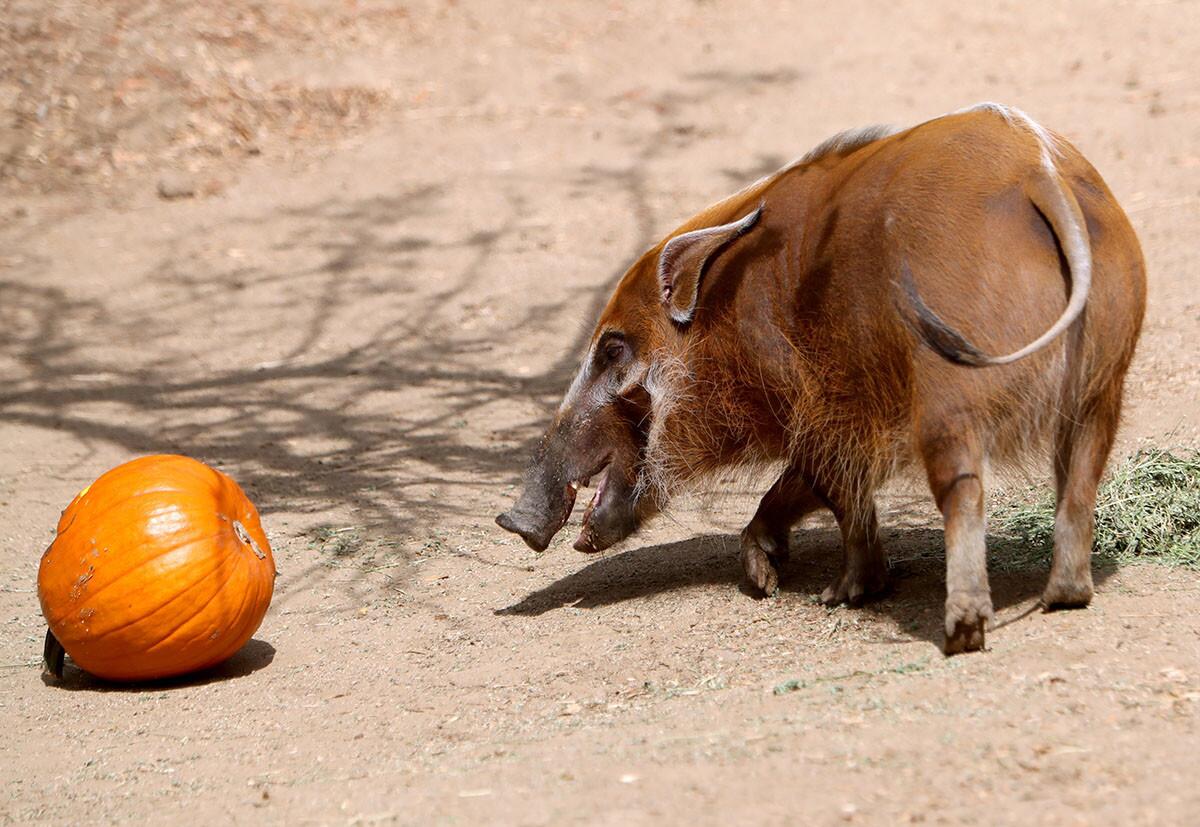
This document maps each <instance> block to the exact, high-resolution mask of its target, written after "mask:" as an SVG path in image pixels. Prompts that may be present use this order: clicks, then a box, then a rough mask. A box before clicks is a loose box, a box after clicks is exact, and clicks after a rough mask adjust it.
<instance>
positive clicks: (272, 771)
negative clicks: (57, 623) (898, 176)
mask: <svg viewBox="0 0 1200 827" xmlns="http://www.w3.org/2000/svg"><path fill="white" fill-rule="evenodd" d="M1197 54H1200V4H1197V3H1196V2H1149V1H1148V2H1133V1H1131V2H1099V0H1097V2H1084V0H1076V1H1075V2H1046V3H1016V2H1000V3H989V4H983V3H970V4H964V3H959V2H950V1H949V0H927V1H926V2H922V3H919V4H915V3H914V4H911V5H910V4H876V3H868V2H857V1H855V0H845V2H841V3H836V4H835V3H825V2H819V3H818V2H792V3H781V2H772V0H765V1H764V2H759V3H754V4H745V3H732V2H724V1H723V0H721V1H718V0H712V2H682V1H679V0H676V1H673V2H666V3H653V4H652V3H634V2H586V3H585V2H564V3H542V4H501V3H491V2H467V1H466V0H462V2H453V1H451V2H437V3H434V2H429V1H428V0H422V1H421V2H410V3H404V4H403V5H395V6H393V5H392V4H384V3H369V2H358V3H355V2H352V0H344V1H343V0H287V2H266V0H263V2H248V1H247V0H238V2H231V3H218V4H201V5H197V4H194V3H183V2H165V1H164V2H153V1H152V0H117V1H116V2H111V3H105V4H87V3H82V2H54V3H44V2H9V1H8V0H3V1H2V2H0V114H2V116H3V117H4V119H5V121H4V123H3V124H2V125H0V518H2V522H0V624H2V626H0V628H2V633H0V732H3V733H4V737H3V739H0V822H3V823H33V822H38V823H55V824H76V823H81V822H127V823H141V822H157V823H163V822H191V821H195V822H199V821H207V822H211V823H258V822H266V823H282V822H286V823H294V824H304V823H320V824H343V823H344V824H368V823H406V824H407V823H411V824H430V823H446V824H463V823H505V824H564V823H567V824H569V823H589V824H621V825H625V824H641V823H696V824H731V823H732V824H736V823H747V822H755V823H760V824H763V823H766V824H773V823H785V822H786V823H812V824H842V823H864V824H868V823H869V824H890V823H904V822H914V823H915V822H927V823H939V824H1023V825H1024V824H1030V823H1033V824H1075V823H1080V824H1121V825H1137V824H1166V823H1175V824H1187V823H1195V819H1196V813H1197V812H1200V783H1197V782H1198V781H1200V768H1198V765H1197V745H1200V617H1198V616H1197V614H1196V612H1195V611H1193V607H1194V606H1195V605H1196V603H1197V600H1198V599H1200V574H1197V573H1196V572H1191V571H1182V570H1169V569H1166V568H1161V567H1155V566H1132V567H1124V568H1121V569H1116V570H1113V569H1104V570H1098V571H1097V573H1096V576H1097V581H1098V594H1097V596H1096V599H1095V601H1094V603H1093V605H1092V607H1091V608H1089V609H1087V610H1084V611H1077V612H1066V613H1055V614H1043V613H1041V612H1039V611H1036V610H1034V607H1035V601H1036V597H1037V595H1038V594H1039V593H1040V590H1041V588H1042V585H1043V582H1044V577H1045V571H1044V570H1041V569H1039V570H1035V571H1006V570H998V571H995V572H994V573H993V586H994V590H995V596H996V604H997V609H998V620H999V622H1000V627H999V628H998V629H996V630H995V631H994V632H992V633H991V634H990V636H989V649H988V651H986V652H983V653H979V654H973V655H967V656H960V657H956V658H952V659H946V658H944V657H943V656H942V654H941V653H940V651H939V648H938V645H939V643H940V635H941V632H940V627H941V604H942V600H943V591H942V589H943V586H942V574H941V572H940V567H941V562H940V559H939V555H940V551H939V549H940V542H941V535H940V531H939V530H938V524H937V522H936V521H935V520H934V519H933V512H932V510H931V508H930V507H929V505H928V504H927V502H926V500H927V498H926V497H925V496H924V495H923V494H922V492H921V491H920V489H919V487H911V486H908V487H906V486H904V485H900V486H897V487H896V489H895V490H893V491H891V492H890V493H889V494H888V495H887V497H886V498H885V499H884V503H883V504H884V506H885V516H884V518H883V519H884V522H885V524H886V526H887V534H886V539H887V542H888V544H889V547H890V549H891V552H892V557H893V560H894V561H895V568H894V576H895V580H896V588H895V590H894V593H893V594H892V595H891V596H890V597H888V598H887V599H885V600H883V601H882V602H879V603H877V604H874V605H871V606H869V607H867V608H863V609H857V610H853V609H847V608H840V609H836V610H827V609H825V608H823V607H821V606H820V605H818V604H817V603H816V595H817V594H818V593H819V592H820V589H821V588H822V587H823V586H824V585H825V584H826V583H827V581H828V579H829V578H830V577H831V575H832V572H833V570H834V568H835V566H836V556H837V553H838V552H837V541H836V537H835V532H834V531H833V530H832V528H831V526H830V524H829V523H828V522H823V521H821V520H816V521H815V522H813V523H812V524H811V525H806V526H805V527H804V528H802V529H801V530H800V531H799V532H798V534H797V537H796V543H797V546H798V547H799V549H800V551H799V553H797V554H796V555H795V556H794V557H793V562H792V563H791V565H790V567H789V568H788V569H786V571H785V572H784V576H783V583H782V590H781V594H780V595H779V596H778V597H777V598H775V599H768V600H755V599H753V598H752V597H750V596H749V595H748V594H746V593H744V592H743V591H742V590H741V588H739V581H740V571H739V566H738V563H737V558H736V534H737V531H738V530H739V529H740V527H741V525H742V524H743V523H744V522H745V521H746V520H747V519H748V518H749V516H750V514H751V513H752V511H753V508H754V504H755V502H756V498H757V495H758V494H759V493H761V491H762V490H764V489H765V488H766V486H767V483H768V481H767V480H760V481H757V482H751V483H747V482H745V481H739V482H738V483H737V484H731V485H730V486H728V487H727V488H726V489H725V490H723V491H722V492H721V493H720V495H719V496H697V497H694V498H692V499H690V500H688V501H687V502H684V503H682V504H680V506H679V507H678V508H677V509H675V510H674V512H673V513H672V514H671V515H670V516H669V517H667V518H663V519H660V520H659V521H658V522H656V523H654V524H653V525H652V526H650V527H649V528H647V530H645V531H643V532H642V533H641V534H639V535H638V536H636V537H634V538H631V539H630V540H629V541H627V542H626V543H625V544H624V545H623V546H622V547H620V548H618V549H616V550H613V551H610V552H608V553H606V554H605V555H603V556H601V557H597V558H589V557H585V556H583V555H580V554H578V553H576V552H574V551H572V550H571V549H570V541H569V539H568V537H571V536H573V535H574V532H573V531H571V530H570V527H568V530H567V531H565V532H563V534H562V535H560V537H559V539H558V540H557V541H556V543H555V544H554V545H553V546H552V547H551V548H550V550H548V551H547V552H546V553H545V554H543V555H536V554H534V553H533V552H531V551H530V550H528V549H527V548H526V547H525V546H524V545H522V544H520V543H519V541H517V540H515V539H513V538H512V537H511V536H510V535H506V534H504V533H503V532H501V531H500V530H499V529H497V528H496V527H495V526H494V525H493V523H492V519H493V516H494V515H495V514H496V513H497V512H498V511H499V510H501V509H502V508H503V507H505V506H507V504H508V503H509V502H510V501H511V498H512V497H513V496H514V493H515V489H514V485H515V483H516V482H517V478H518V475H519V472H520V470H521V468H522V466H523V464H524V462H525V459H526V452H527V450H528V448H529V446H530V444H531V440H532V439H533V438H534V437H535V435H536V434H537V433H538V432H539V430H540V429H541V428H542V427H543V426H544V424H545V422H546V421H547V417H548V414H549V412H550V411H552V410H553V406H554V405H555V404H556V400H557V397H558V396H559V395H560V394H561V393H562V391H563V390H564V389H565V387H566V385H567V383H568V382H569V379H570V376H571V374H572V372H573V368H574V365H575V361H576V360H577V359H578V358H579V355H580V349H581V345H582V342H583V341H584V337H585V336H586V335H587V332H588V330H589V328H590V323H591V320H592V319H593V318H594V316H595V313H596V312H597V308H598V303H599V302H601V301H603V299H604V297H605V296H606V294H607V292H608V291H609V290H610V289H611V287H612V285H613V284H614V281H615V279H616V278H617V277H618V276H619V275H620V273H621V272H622V271H623V269H624V268H625V267H626V266H627V265H628V264H629V263H631V262H632V260H633V259H634V258H635V257H636V255H637V254H638V253H639V252H640V251H641V250H643V249H644V248H646V247H647V246H649V245H650V244H651V243H652V242H653V241H655V240H656V239H657V238H659V237H661V236H662V235H663V234H665V233H667V232H668V231H670V230H671V229H672V228H673V227H674V226H676V224H677V223H678V222H679V221H680V220H681V219H683V218H685V217H686V216H688V215H689V214H691V213H693V212H695V211H697V210H698V209H700V208H702V207H703V206H705V205H707V204H708V203H710V202H712V201H713V200H715V199H717V198H718V197H720V196H722V195H724V194H727V193H729V192H731V191H733V190H734V189H736V188H738V187H740V186H742V185H743V184H745V183H748V182H749V181H751V180H753V179H755V178H756V177H758V176H759V175H761V174H763V173H765V172H768V171H771V170H773V169H774V168H776V167H778V166H780V165H782V164H783V163H785V162H786V161H788V160H789V159H790V158H792V157H794V156H796V155H799V154H801V153H802V152H804V151H805V150H806V149H808V148H810V147H811V146H813V145H814V144H816V143H817V142H818V141H820V140H821V139H822V138H824V137H826V136H828V135H829V134H831V133H833V132H835V131H838V130H840V129H843V128H845V127H849V126H856V125H864V124H868V123H875V122H890V123H897V124H906V123H915V122H917V121H920V120H922V119H925V118H928V117H932V116H935V115H937V114H940V113H942V112H946V111H949V110H953V109H957V108H960V107H962V106H964V105H967V104H970V103H974V102H977V101H980V100H999V101H1003V102H1006V103H1010V104H1012V105H1015V106H1019V107H1020V108H1022V109H1024V110H1025V111H1027V112H1028V113H1030V114H1031V115H1033V116H1034V117H1036V118H1037V119H1039V120H1040V121H1042V122H1044V123H1045V124H1047V125H1049V126H1051V127H1053V128H1055V129H1057V130H1058V131H1060V132H1062V133H1063V134H1065V135H1066V136H1068V137H1069V138H1070V139H1071V140H1073V141H1074V142H1075V143H1076V144H1077V145H1078V146H1079V147H1080V148H1081V149H1082V150H1083V151H1084V153H1085V154H1087V155H1088V157H1089V158H1090V159H1091V160H1092V162H1093V163H1094V164H1095V165H1096V166H1097V167H1098V168H1099V169H1100V170H1101V172H1102V173H1103V174H1104V175H1105V176H1106V178H1107V180H1108V182H1109V184H1110V186H1111V187H1112V189H1113V191H1114V192H1115V193H1116V194H1117V196H1118V198H1119V199H1120V200H1121V201H1122V203H1123V204H1124V205H1125V207H1126V209H1127V210H1128V212H1129V214H1130V216H1131V218H1132V220H1133V223H1134V225H1135V227H1136V228H1137V230H1138V232H1139V234H1140V237H1141V239H1142V243H1143V246H1144V248H1145V253H1146V257H1147V261H1148V264H1149V278H1150V306H1149V315H1148V319H1147V324H1146V328H1145V332H1144V336H1143V339H1142V344H1141V348H1140V351H1139V355H1138V358H1137V360H1136V363H1135V366H1134V368H1133V370H1132V372H1131V376H1130V379H1129V385H1128V389H1129V393H1128V397H1127V398H1128V406H1127V418H1126V422H1125V425H1124V430H1123V432H1122V437H1121V441H1120V446H1119V449H1118V453H1119V454H1121V455H1124V454H1127V453H1128V452H1130V451H1131V450H1133V449H1134V448H1135V447H1136V446H1137V445H1138V444H1139V443H1141V442H1142V441H1151V442H1154V443H1157V444H1174V443H1182V444H1196V443H1197V441H1198V440H1200V415H1198V414H1197V410H1198V409H1197V403H1198V402H1200V382H1198V378H1200V377H1198V374H1200V367H1198V364H1200V360H1198V359H1197V356H1198V353H1197V347H1196V343H1197V341H1198V338H1197V334H1198V333H1200V295H1198V293H1197V290H1196V282H1195V274H1196V273H1197V272H1200V247H1198V246H1197V241H1196V240H1197V238H1200V70H1198V68H1197V63H1196V55H1197ZM189 193H190V197H187V196H188V194H189ZM164 196H170V197H164ZM152 452H179V453H185V454H189V455H192V456H195V457H197V458H200V459H202V460H204V461H206V462H209V463H210V464H213V465H215V466H218V467H220V468H222V469H224V470H226V471H227V472H228V473H230V474H232V475H233V476H234V477H235V478H236V479H237V480H239V481H240V482H241V483H242V484H243V486H244V487H245V488H246V489H247V491H248V493H249V494H250V495H251V497H252V498H253V499H254V500H255V501H256V502H257V503H258V505H259V507H260V509H261V510H262V512H263V517H264V524H265V526H266V528H267V531H268V533H269V535H270V537H271V540H272V543H273V545H274V549H275V554H276V559H277V563H278V569H279V572H280V577H279V579H278V581H277V585H276V593H275V599H274V602H273V604H272V608H271V610H270V612H269V614H268V615H267V617H266V620H265V621H264V622H263V625H262V627H261V628H260V629H259V631H258V632H257V634H256V636H255V638H254V640H252V641H251V643H250V644H248V645H247V646H246V648H245V649H244V650H243V651H242V652H241V653H240V654H238V655H237V656H236V657H235V658H234V659H233V660H232V661H230V662H229V663H227V664H226V665H224V666H223V667H220V668H218V669H217V670H215V671H213V672H210V673H206V674H204V675H201V676H199V677H196V678H193V679H189V680H185V681H175V682H169V683H165V684H158V685H153V686H142V687H135V688H122V687H115V686H108V685H104V684H101V683H98V682H95V681H93V680H91V679H90V678H88V677H87V676H86V675H83V674H82V673H80V672H78V671H77V670H69V671H68V675H67V680H66V681H65V683H64V684H63V685H62V686H48V685H46V684H44V683H43V680H42V678H41V676H40V670H39V665H38V660H39V657H40V649H41V640H42V635H43V633H44V628H45V627H44V625H43V621H42V618H41V616H40V612H39V609H38V604H37V597H36V593H35V588H34V584H35V577H36V570H37V564H38V560H39V557H40V555H41V552H42V550H43V549H44V548H45V546H46V545H47V544H48V543H49V541H50V538H51V530H52V528H53V526H54V525H55V522H56V520H57V517H58V513H59V511H60V509H61V508H63V507H64V506H65V504H66V503H67V502H68V501H69V500H70V498H71V497H72V495H73V494H74V493H75V492H76V491H77V490H78V489H79V488H81V487H82V486H83V485H85V484H86V483H88V482H89V481H91V480H92V479H94V478H95V477H96V476H97V475H98V474H100V473H101V472H102V471H104V470H105V469H107V468H109V467H110V466H112V465H115V464H117V463H119V462H122V461H124V460H127V459H130V458H132V457H134V456H137V455H140V454H145V453H152ZM575 520H578V516H576V518H575ZM931 558H933V559H931ZM777 687H778V688H779V690H780V691H779V692H776V691H775V690H776V688H777Z"/></svg>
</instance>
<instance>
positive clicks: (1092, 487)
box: [1042, 382, 1121, 609]
mask: <svg viewBox="0 0 1200 827" xmlns="http://www.w3.org/2000/svg"><path fill="white" fill-rule="evenodd" d="M1120 393H1121V386H1120V383H1119V382H1118V383H1115V384H1114V386H1113V388H1112V389H1110V390H1109V392H1108V393H1107V394H1106V396H1105V397H1104V398H1102V399H1101V400H1099V401H1098V402H1097V403H1096V404H1092V405H1088V406H1084V410H1083V412H1082V413H1081V414H1077V415H1076V416H1073V417H1066V416H1064V417H1063V418H1062V421H1061V423H1060V424H1059V428H1058V434H1057V437H1056V444H1055V453H1054V472H1055V473H1054V475H1055V482H1056V494H1057V496H1056V501H1057V507H1056V509H1055V514H1054V556H1053V558H1052V562H1051V564H1050V579H1049V582H1048V583H1047V584H1046V591H1045V592H1044V593H1043V594H1042V604H1043V605H1044V606H1045V607H1046V608H1047V609H1055V608H1079V607H1082V606H1086V605H1087V604H1088V603H1089V602H1091V599H1092V588H1093V587H1092V566H1091V560H1092V536H1093V533H1094V530H1095V511H1096V489H1097V487H1098V486H1099V483H1100V476H1101V474H1103V473H1104V464H1105V462H1106V461H1107V460H1108V454H1109V451H1110V450H1111V449H1112V444H1113V439H1114V437H1115V436H1116V430H1117V423H1118V421H1119V420H1120V415H1121V397H1120Z"/></svg>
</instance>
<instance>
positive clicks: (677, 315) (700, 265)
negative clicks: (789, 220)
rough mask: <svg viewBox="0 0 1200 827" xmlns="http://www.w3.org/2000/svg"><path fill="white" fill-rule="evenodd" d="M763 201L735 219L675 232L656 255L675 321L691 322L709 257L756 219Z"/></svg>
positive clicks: (664, 294) (660, 284)
mask: <svg viewBox="0 0 1200 827" xmlns="http://www.w3.org/2000/svg"><path fill="white" fill-rule="evenodd" d="M762 212H763V205H762V204H759V206H758V209H756V210H755V211H754V212H752V213H750V214H749V215H747V216H746V217H745V218H742V219H739V220H738V221H732V222H730V223H729V224H722V225H720V226H719V227H706V228H704V229H702V230H692V231H691V232H690V233H684V234H683V235H678V236H675V238H672V239H671V240H670V241H668V242H667V244H666V246H665V247H663V250H662V253H661V254H660V255H659V257H658V287H659V291H660V292H661V295H662V300H663V303H664V304H665V305H666V308H667V314H668V315H669V316H670V317H671V319H672V321H674V322H675V323H676V324H681V325H685V324H688V323H689V322H691V320H692V316H694V315H695V313H696V299H697V297H698V296H699V295H700V279H701V277H702V276H703V274H704V269H705V267H706V266H707V265H708V262H709V260H710V259H711V258H712V257H713V256H714V255H716V254H717V253H718V252H719V251H720V250H721V249H722V248H723V247H724V246H725V245H727V244H729V243H730V242H732V241H733V240H734V239H736V238H738V237H740V236H742V235H745V234H746V233H747V232H749V231H750V229H751V228H753V227H754V225H755V224H757V223H758V219H759V218H760V217H761V216H762Z"/></svg>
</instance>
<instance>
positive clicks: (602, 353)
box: [596, 333, 632, 368]
mask: <svg viewBox="0 0 1200 827" xmlns="http://www.w3.org/2000/svg"><path fill="white" fill-rule="evenodd" d="M631 352H632V351H631V350H630V348H629V342H627V341H625V337H624V336H621V335H620V334H618V333H613V334H609V335H608V336H606V337H605V338H604V340H603V341H601V342H600V347H599V348H598V352H597V353H596V361H597V363H598V365H599V367H601V368H607V367H612V366H614V365H620V364H622V363H623V362H625V360H626V359H628V358H629V355H630V353H631Z"/></svg>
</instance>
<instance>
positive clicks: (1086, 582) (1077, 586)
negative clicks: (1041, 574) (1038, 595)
mask: <svg viewBox="0 0 1200 827" xmlns="http://www.w3.org/2000/svg"><path fill="white" fill-rule="evenodd" d="M1092 591H1093V590H1092V578H1091V572H1089V573H1088V576H1087V578H1086V579H1082V580H1075V579H1067V578H1058V577H1054V576H1053V575H1051V577H1050V582H1049V583H1048V584H1046V591H1044V592H1042V606H1043V607H1044V608H1045V609H1046V611H1048V612H1049V611H1053V610H1054V609H1082V608H1083V607H1084V606H1086V605H1087V604H1089V603H1091V602H1092Z"/></svg>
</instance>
